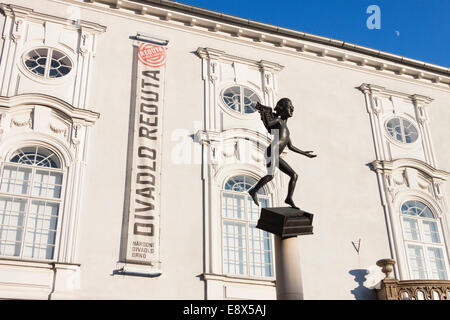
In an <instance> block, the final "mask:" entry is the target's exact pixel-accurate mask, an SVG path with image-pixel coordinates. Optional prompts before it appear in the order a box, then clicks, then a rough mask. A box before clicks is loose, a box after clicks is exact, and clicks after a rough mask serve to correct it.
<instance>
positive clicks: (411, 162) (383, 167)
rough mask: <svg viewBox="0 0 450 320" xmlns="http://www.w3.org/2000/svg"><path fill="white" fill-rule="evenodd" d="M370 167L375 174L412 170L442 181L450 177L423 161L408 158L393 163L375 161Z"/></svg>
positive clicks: (448, 174)
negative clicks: (399, 169)
mask: <svg viewBox="0 0 450 320" xmlns="http://www.w3.org/2000/svg"><path fill="white" fill-rule="evenodd" d="M371 166H372V168H373V170H375V171H376V172H380V171H381V172H390V171H394V170H396V169H398V168H413V169H417V170H419V171H422V172H424V173H426V174H427V175H428V176H430V177H432V178H433V179H439V180H442V181H446V180H447V179H448V177H449V176H450V173H449V172H447V171H444V170H439V169H435V168H433V167H432V166H430V165H429V164H427V163H425V162H423V161H420V160H417V159H410V158H402V159H396V160H393V161H386V160H375V161H373V162H372V163H371Z"/></svg>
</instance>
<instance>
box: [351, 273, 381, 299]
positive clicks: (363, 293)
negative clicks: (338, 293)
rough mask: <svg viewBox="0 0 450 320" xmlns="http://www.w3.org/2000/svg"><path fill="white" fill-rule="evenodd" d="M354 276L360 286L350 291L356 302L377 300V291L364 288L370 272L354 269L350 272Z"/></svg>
mask: <svg viewBox="0 0 450 320" xmlns="http://www.w3.org/2000/svg"><path fill="white" fill-rule="evenodd" d="M348 273H350V274H351V275H352V276H354V277H355V281H356V282H357V283H358V286H357V287H356V288H355V289H353V290H352V291H350V292H351V293H352V294H353V295H354V296H355V299H356V300H376V299H377V295H376V293H375V290H373V289H369V288H367V287H365V286H364V282H365V281H366V276H367V275H368V274H369V270H367V269H353V270H350V271H349V272H348Z"/></svg>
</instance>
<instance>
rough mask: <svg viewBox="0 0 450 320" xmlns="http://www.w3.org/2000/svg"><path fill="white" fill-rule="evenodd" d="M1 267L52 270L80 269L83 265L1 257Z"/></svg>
mask: <svg viewBox="0 0 450 320" xmlns="http://www.w3.org/2000/svg"><path fill="white" fill-rule="evenodd" d="M0 266H11V267H28V268H41V269H49V270H52V269H78V268H79V267H80V266H81V264H79V263H63V262H55V261H47V260H26V259H14V258H5V257H0Z"/></svg>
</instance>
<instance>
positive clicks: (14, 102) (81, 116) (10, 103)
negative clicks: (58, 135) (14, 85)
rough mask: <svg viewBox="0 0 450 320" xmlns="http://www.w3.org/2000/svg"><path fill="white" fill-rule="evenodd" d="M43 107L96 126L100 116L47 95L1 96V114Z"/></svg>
mask: <svg viewBox="0 0 450 320" xmlns="http://www.w3.org/2000/svg"><path fill="white" fill-rule="evenodd" d="M24 105H43V106H47V107H49V108H52V109H55V110H58V111H60V112H62V113H64V114H66V115H67V116H68V117H70V118H72V119H73V120H78V121H81V122H85V123H87V124H94V123H95V122H96V121H97V120H98V119H99V117H100V114H99V113H97V112H94V111H91V110H87V109H79V108H75V107H73V106H72V105H70V104H69V103H67V102H65V101H63V100H61V99H58V98H55V97H52V96H48V95H45V94H37V93H35V94H20V95H17V96H13V97H5V96H0V112H2V111H8V110H10V109H12V108H14V107H16V106H24Z"/></svg>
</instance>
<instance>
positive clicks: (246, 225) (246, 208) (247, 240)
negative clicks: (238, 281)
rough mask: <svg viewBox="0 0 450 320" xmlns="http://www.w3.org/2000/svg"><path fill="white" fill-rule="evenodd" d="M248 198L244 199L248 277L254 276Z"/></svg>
mask: <svg viewBox="0 0 450 320" xmlns="http://www.w3.org/2000/svg"><path fill="white" fill-rule="evenodd" d="M247 202H248V197H247V196H245V197H244V214H245V217H244V218H245V228H246V233H247V235H246V238H245V241H246V255H247V275H252V273H251V270H250V225H249V215H248V204H247Z"/></svg>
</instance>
